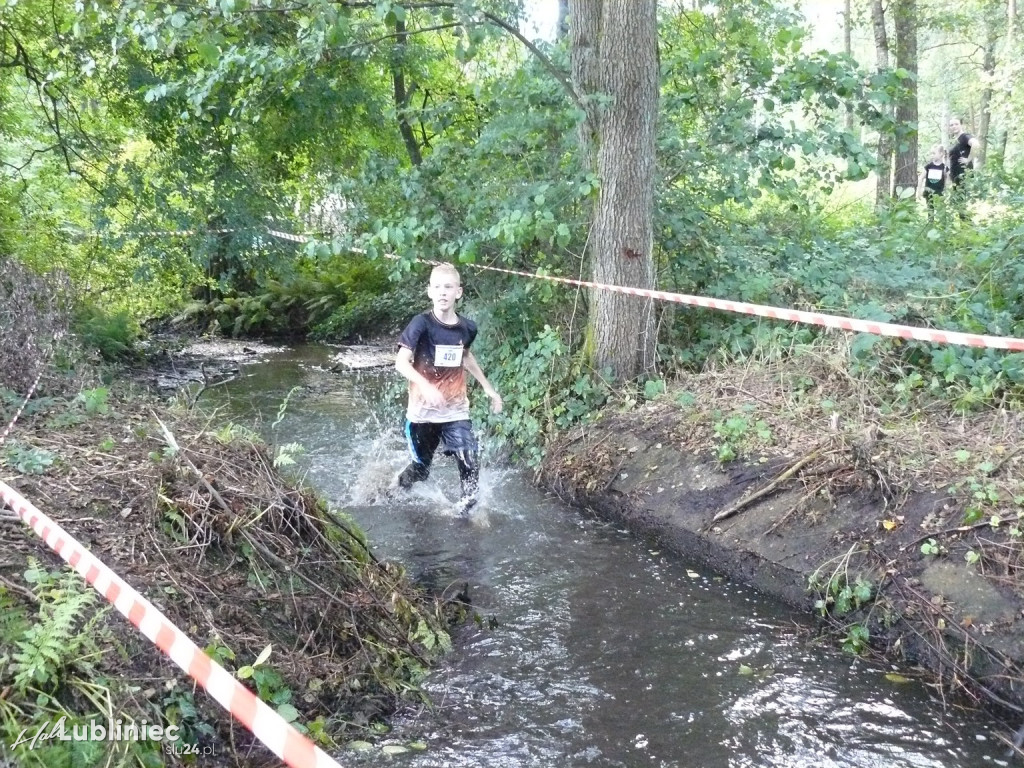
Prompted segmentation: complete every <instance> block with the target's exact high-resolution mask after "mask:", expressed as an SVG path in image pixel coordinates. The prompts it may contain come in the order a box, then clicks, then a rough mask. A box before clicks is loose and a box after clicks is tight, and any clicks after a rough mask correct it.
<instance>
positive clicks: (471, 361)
mask: <svg viewBox="0 0 1024 768" xmlns="http://www.w3.org/2000/svg"><path fill="white" fill-rule="evenodd" d="M462 367H463V368H465V369H466V370H467V371H469V373H470V375H471V376H472V377H473V378H474V379H476V380H477V381H478V382H479V383H480V386H481V387H483V388H484V392H486V393H487V396H488V397H489V398H491V410H492V411H494V412H495V413H501V407H502V402H501V395H499V394H498V391H497V390H496V389H495V388H494V387H492V386H491V382H489V381H488V380H487V377H486V376H484V372H483V370H482V369H481V368H480V363H478V362H477V361H476V358H475V357H473V353H472V352H470V351H469V350H468V349H467V350H466V351H465V353H464V354H463V355H462Z"/></svg>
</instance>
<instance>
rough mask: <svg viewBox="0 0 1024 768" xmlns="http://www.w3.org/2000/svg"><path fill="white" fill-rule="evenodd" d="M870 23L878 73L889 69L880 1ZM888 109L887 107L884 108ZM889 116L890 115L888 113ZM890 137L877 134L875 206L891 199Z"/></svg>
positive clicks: (875, 0) (886, 40)
mask: <svg viewBox="0 0 1024 768" xmlns="http://www.w3.org/2000/svg"><path fill="white" fill-rule="evenodd" d="M871 22H872V26H873V28H874V33H875V58H876V60H877V64H878V71H879V72H884V71H885V70H887V69H889V35H888V34H887V33H886V31H885V10H884V9H883V8H882V0H874V1H873V2H872V3H871ZM885 109H889V107H885ZM890 114H891V113H890ZM892 144H893V142H892V136H891V135H890V134H889V133H888V132H887V131H886V130H880V131H879V132H878V154H877V158H878V183H877V185H876V187H875V205H881V204H882V203H884V202H885V201H887V200H888V199H889V198H890V197H892Z"/></svg>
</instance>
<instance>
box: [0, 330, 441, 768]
mask: <svg viewBox="0 0 1024 768" xmlns="http://www.w3.org/2000/svg"><path fill="white" fill-rule="evenodd" d="M253 353H254V350H251V349H250V350H248V351H245V352H243V354H246V355H251V354H253ZM218 365H219V369H223V370H220V373H221V374H225V373H229V372H230V368H231V361H230V360H228V359H222V360H221V361H220V362H219V363H218ZM213 368H216V366H208V367H207V368H206V370H205V371H204V372H203V373H202V378H205V377H207V376H209V375H210V370H212V369H213ZM219 369H218V370H219ZM180 372H183V371H180ZM185 378H186V379H187V378H189V376H188V375H187V374H186V375H185ZM210 381H212V379H210ZM211 385H213V384H211ZM0 393H4V390H0ZM181 399H182V400H187V399H188V398H181ZM18 400H19V402H15V398H14V397H13V394H12V393H11V392H10V390H6V394H5V395H4V398H3V399H0V417H3V419H2V421H3V423H4V424H6V423H7V421H8V420H9V419H10V418H11V416H12V415H13V413H14V411H15V410H16V408H17V407H18V405H20V398H19V399H18ZM280 458H281V457H280V455H279V452H274V451H273V450H272V449H270V448H268V447H267V446H266V445H264V444H263V443H262V442H261V441H259V440H258V439H256V438H255V436H254V435H252V434H251V433H248V432H247V431H246V430H244V429H239V428H237V427H236V428H231V427H224V426H221V425H218V424H215V423H213V422H212V421H210V420H208V419H207V418H206V417H203V416H202V415H200V414H198V413H196V412H195V411H193V410H190V409H188V407H187V403H184V406H179V407H171V406H169V404H168V402H167V401H166V400H164V399H161V398H157V397H155V396H153V395H151V394H149V393H148V392H147V391H145V390H139V389H138V388H137V387H136V386H134V385H132V384H131V383H130V382H122V383H121V384H119V385H115V386H114V387H112V388H110V389H108V388H105V387H96V388H93V389H87V390H83V391H82V392H81V393H80V394H79V395H78V396H74V397H65V396H59V395H51V394H42V395H37V396H36V397H33V398H32V399H31V400H29V401H28V404H27V407H26V409H25V411H24V413H22V415H21V417H20V418H19V419H18V421H17V423H16V424H15V427H14V429H13V431H12V432H11V434H10V436H9V437H8V439H7V440H6V442H5V443H4V444H3V445H2V446H0V479H2V480H3V482H5V483H7V484H8V485H10V486H11V487H13V488H14V489H15V490H17V491H18V492H19V493H21V494H22V495H23V496H25V497H26V498H27V499H28V500H29V501H30V502H31V503H33V504H34V505H35V506H37V507H38V508H39V509H40V510H42V511H43V512H44V513H45V514H47V515H49V516H50V517H52V518H53V519H54V520H55V521H56V522H57V523H58V524H59V525H61V526H62V527H64V528H65V530H67V531H68V532H69V533H70V534H71V535H72V536H74V537H75V538H76V539H77V540H78V541H79V542H81V543H82V544H84V545H85V546H86V547H87V548H88V549H89V550H90V551H91V552H92V553H93V554H94V555H96V556H97V557H98V558H99V559H100V560H101V561H103V562H104V563H105V564H106V565H108V566H109V567H110V568H112V569H113V570H114V571H115V572H116V573H117V574H118V575H120V576H121V577H122V578H124V579H125V580H126V581H127V582H128V583H129V584H130V585H132V586H133V587H135V588H136V589H138V590H139V591H140V592H141V593H143V594H144V595H145V596H146V597H147V598H148V599H149V600H150V601H151V602H152V603H153V604H154V605H155V606H157V608H159V609H160V610H161V611H162V612H163V613H164V614H165V615H166V616H168V617H169V618H170V619H171V621H172V622H173V623H174V624H175V625H176V626H178V627H179V628H180V629H182V630H183V631H184V632H185V633H186V634H187V635H189V636H190V637H191V638H192V639H193V640H194V641H195V642H196V643H197V644H198V645H199V646H200V647H205V650H206V652H207V654H208V655H210V656H211V657H212V658H214V659H215V660H217V661H219V662H220V663H221V664H222V665H223V666H225V667H226V668H227V669H228V670H229V671H231V672H232V673H233V674H234V675H235V676H236V677H237V678H238V679H240V680H243V681H244V684H246V685H248V686H249V687H250V688H251V689H252V690H253V691H254V692H255V693H257V694H258V695H259V696H260V698H262V699H263V700H264V701H266V702H267V703H269V704H270V705H271V706H272V707H273V708H274V709H276V710H277V711H278V712H279V713H280V714H281V715H282V716H283V717H285V719H287V720H290V721H294V722H296V723H298V724H300V727H302V728H304V729H305V730H306V732H307V733H308V735H309V736H310V738H312V739H314V740H315V741H316V742H318V743H319V744H320V745H321V746H323V747H324V748H325V749H326V750H327V751H329V752H330V751H336V750H337V749H340V748H342V746H343V745H344V744H346V743H351V742H353V741H357V740H358V743H359V745H360V746H361V747H364V748H368V747H369V745H368V744H366V743H365V739H366V737H367V734H369V735H371V736H374V735H376V740H379V736H380V734H381V733H382V732H383V729H382V724H383V722H384V717H385V716H386V715H388V714H390V713H391V712H393V711H394V709H395V708H396V706H398V705H399V703H400V702H401V701H402V700H403V698H404V697H406V696H407V695H413V696H414V695H415V691H416V682H417V680H418V678H419V675H421V674H422V673H423V672H425V671H426V669H427V667H428V666H429V665H430V664H431V663H432V660H433V658H434V656H435V655H436V653H437V652H438V651H439V649H441V648H444V647H446V646H447V645H448V643H449V640H448V636H447V630H448V628H449V620H450V619H451V618H452V617H453V616H454V614H455V613H458V612H459V608H458V606H454V605H450V606H446V605H445V604H444V603H443V602H442V601H441V599H438V598H434V597H431V596H428V595H426V594H424V593H423V592H422V591H421V590H420V589H419V588H417V587H415V586H414V585H412V584H411V583H410V582H409V580H408V579H407V578H406V576H405V574H404V572H403V569H402V568H401V567H400V566H397V565H395V564H391V563H386V562H381V561H379V560H377V558H375V557H374V555H373V554H372V553H371V552H370V550H369V549H368V546H367V542H366V541H365V539H364V537H363V534H362V533H361V532H360V531H359V530H358V529H357V528H356V527H355V526H354V524H352V522H351V521H350V520H349V519H347V517H346V516H345V515H344V514H343V513H340V512H338V511H337V510H334V509H331V508H330V507H328V505H327V504H326V503H325V502H323V501H322V500H321V499H320V498H318V497H317V496H316V495H315V494H314V493H313V492H312V491H310V490H308V489H306V488H303V487H300V486H297V485H295V484H294V483H292V482H291V481H289V480H288V479H287V478H286V477H285V476H283V475H282V474H281V473H280V472H279V471H278V464H281V463H282V462H280V461H279V459H280ZM453 612H454V613H453ZM0 614H2V615H0V638H2V639H3V642H0V765H5V764H8V763H7V762H5V760H6V761H11V762H10V764H17V765H21V766H34V765H40V766H58V765H100V764H108V761H109V760H111V759H113V761H114V762H113V763H109V764H121V763H120V762H119V761H120V760H122V759H124V758H125V756H129V757H130V758H131V760H132V761H135V760H137V761H138V763H139V764H141V765H163V764H171V765H178V764H195V757H196V755H187V754H184V755H169V754H167V752H166V751H162V750H161V745H153V744H150V745H147V744H146V743H145V742H137V743H130V742H126V743H124V744H122V745H117V743H114V745H113V746H112V745H111V744H106V743H102V742H99V743H96V742H48V743H37V744H35V745H27V744H22V745H20V746H19V747H18V748H16V749H10V745H11V744H12V743H13V742H14V741H15V737H17V736H18V734H19V733H20V732H23V731H24V732H26V733H27V734H28V738H31V737H32V736H33V735H34V734H35V733H36V732H37V728H38V727H39V726H40V725H44V724H47V725H52V724H53V723H54V722H56V721H57V720H58V719H59V718H60V717H61V716H62V715H67V716H68V720H67V723H68V727H70V726H71V724H73V723H81V722H88V719H89V718H90V717H95V716H96V715H97V712H98V713H101V714H102V715H103V716H104V717H105V718H109V719H110V720H115V719H121V720H123V721H124V722H125V723H127V722H129V721H134V722H140V721H148V722H150V723H163V724H168V725H169V724H176V725H178V726H179V727H181V728H182V739H181V743H183V744H187V745H195V747H197V748H198V749H199V750H200V751H199V752H198V753H197V754H198V756H199V758H200V759H199V764H202V765H214V766H240V765H245V766H259V765H278V764H279V761H278V760H277V759H276V758H275V757H274V756H273V755H271V754H270V752H269V751H268V750H267V749H266V748H264V747H263V745H262V744H260V743H259V742H257V741H256V740H255V739H254V738H253V737H252V736H251V735H250V734H249V733H248V732H247V731H246V730H245V729H244V728H243V727H241V726H240V725H239V724H238V723H235V722H234V721H233V720H232V719H231V717H230V716H228V715H227V714H226V713H225V712H224V711H223V710H221V709H220V707H219V705H217V704H216V703H215V702H214V701H213V699H212V698H210V697H209V696H207V695H206V694H204V693H203V692H202V691H201V690H198V689H197V686H196V685H195V684H194V682H193V681H192V680H191V679H190V678H189V677H188V676H187V675H185V674H184V673H182V672H181V671H180V670H179V669H178V668H177V667H176V666H174V664H173V663H172V662H170V661H169V660H168V659H167V658H166V657H164V656H163V655H162V654H161V653H160V652H159V651H158V650H157V649H156V648H155V647H154V646H153V645H151V644H150V643H149V642H148V641H147V640H146V639H145V638H144V637H143V636H142V635H140V634H139V633H138V632H137V631H136V630H135V629H134V628H133V627H132V626H131V625H130V624H129V623H128V622H127V621H125V620H124V619H123V618H122V617H121V616H120V615H119V614H118V613H116V612H114V611H113V610H111V609H109V608H108V607H106V604H105V603H104V601H103V600H102V599H101V598H99V597H98V596H96V595H95V594H94V593H93V591H92V590H91V589H89V588H88V587H86V586H84V584H83V583H82V582H81V581H80V580H79V579H78V577H77V575H75V574H73V573H70V572H69V571H67V570H65V569H63V568H62V563H61V561H60V559H59V558H58V557H57V555H56V554H54V553H53V552H51V551H50V550H49V549H48V548H47V547H46V546H45V544H43V542H42V541H40V540H39V539H38V538H37V537H36V536H35V534H33V533H32V531H31V530H30V529H29V528H28V527H27V526H25V525H23V524H22V523H21V522H20V521H19V520H18V519H17V518H16V517H14V516H13V515H12V514H11V513H4V514H3V515H2V517H0ZM266 649H269V650H270V653H269V656H266V655H265V650H266ZM16 650H17V651H18V652H15V651H16ZM257 659H262V660H261V661H257ZM90 713H91V714H90ZM397 749H401V747H400V746H397V745H392V746H391V750H392V751H395V750H397ZM5 753H6V754H5ZM133 764H134V762H133Z"/></svg>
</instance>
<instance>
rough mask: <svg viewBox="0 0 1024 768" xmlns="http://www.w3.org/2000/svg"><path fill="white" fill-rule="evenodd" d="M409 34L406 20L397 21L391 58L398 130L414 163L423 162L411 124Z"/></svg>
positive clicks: (410, 159)
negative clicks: (407, 79)
mask: <svg viewBox="0 0 1024 768" xmlns="http://www.w3.org/2000/svg"><path fill="white" fill-rule="evenodd" d="M408 39H409V35H408V34H407V32H406V28H405V21H397V20H396V21H395V51H394V54H393V56H392V60H391V81H392V84H393V86H394V93H395V113H396V115H397V116H398V131H399V133H401V134H402V141H403V142H405V151H406V152H408V153H409V161H410V162H411V163H412V164H413V165H420V164H421V163H422V162H423V155H422V154H421V152H420V145H419V143H418V142H417V141H416V135H415V134H414V133H413V130H412V126H411V125H409V97H410V95H411V94H410V93H409V90H408V89H407V88H406V85H405V46H406V44H407V42H408Z"/></svg>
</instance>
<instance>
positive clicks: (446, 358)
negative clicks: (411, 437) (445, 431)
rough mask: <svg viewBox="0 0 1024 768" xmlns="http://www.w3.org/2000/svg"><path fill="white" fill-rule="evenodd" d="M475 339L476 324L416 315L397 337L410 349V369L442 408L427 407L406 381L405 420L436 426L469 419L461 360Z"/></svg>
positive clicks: (464, 373)
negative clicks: (431, 388)
mask: <svg viewBox="0 0 1024 768" xmlns="http://www.w3.org/2000/svg"><path fill="white" fill-rule="evenodd" d="M475 338H476V323H474V322H473V321H472V320H469V319H468V318H465V317H462V316H461V315H459V316H458V321H457V322H456V323H455V324H453V325H447V324H446V323H442V322H441V321H440V320H438V319H437V318H436V317H435V316H434V313H433V312H432V311H428V312H424V313H423V314H421V315H416V317H414V318H413V319H412V321H411V322H410V323H409V325H407V326H406V328H405V330H404V331H402V335H401V336H399V338H398V343H399V345H400V346H403V347H406V348H407V349H411V350H412V367H413V368H415V369H416V370H417V372H419V373H420V374H421V375H422V376H423V377H424V378H425V379H426V380H427V381H429V382H430V383H432V384H433V385H434V386H435V387H437V388H438V389H439V390H440V391H441V394H442V395H443V396H444V405H442V406H441V407H440V408H431V407H430V406H428V405H427V404H426V403H425V402H423V397H422V395H421V394H420V391H419V390H420V388H419V386H418V385H416V384H414V383H413V382H409V408H408V410H407V411H406V414H405V417H406V418H407V419H408V420H409V421H412V422H424V421H426V422H432V423H435V424H436V423H439V422H445V421H459V420H460V419H468V418H469V398H468V397H467V395H466V369H465V368H464V367H463V364H462V358H463V355H464V354H465V353H466V350H468V349H469V345H470V344H472V343H473V339H475Z"/></svg>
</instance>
